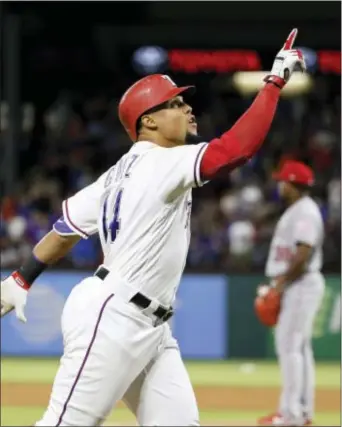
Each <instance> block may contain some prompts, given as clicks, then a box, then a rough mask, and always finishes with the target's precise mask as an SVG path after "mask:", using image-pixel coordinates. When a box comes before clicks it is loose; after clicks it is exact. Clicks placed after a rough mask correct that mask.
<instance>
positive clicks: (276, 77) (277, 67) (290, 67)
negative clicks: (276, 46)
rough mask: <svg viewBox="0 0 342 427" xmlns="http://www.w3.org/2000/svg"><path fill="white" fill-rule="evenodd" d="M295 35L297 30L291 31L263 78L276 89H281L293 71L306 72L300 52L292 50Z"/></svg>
mask: <svg viewBox="0 0 342 427" xmlns="http://www.w3.org/2000/svg"><path fill="white" fill-rule="evenodd" d="M297 33H298V30H297V28H294V29H293V30H292V31H291V33H290V34H289V36H288V37H287V39H286V41H285V43H284V46H283V47H282V48H281V49H280V51H279V52H278V54H277V56H276V58H275V60H274V63H273V66H272V70H271V72H270V74H269V75H268V76H266V77H265V79H264V81H266V82H273V83H274V84H275V85H277V86H278V87H280V88H283V87H284V86H285V84H286V83H287V82H288V81H289V80H290V78H291V76H292V74H293V72H294V71H295V70H300V71H302V72H304V71H305V70H306V65H305V60H304V57H303V54H302V52H301V51H300V50H299V49H293V44H294V42H295V40H296V37H297Z"/></svg>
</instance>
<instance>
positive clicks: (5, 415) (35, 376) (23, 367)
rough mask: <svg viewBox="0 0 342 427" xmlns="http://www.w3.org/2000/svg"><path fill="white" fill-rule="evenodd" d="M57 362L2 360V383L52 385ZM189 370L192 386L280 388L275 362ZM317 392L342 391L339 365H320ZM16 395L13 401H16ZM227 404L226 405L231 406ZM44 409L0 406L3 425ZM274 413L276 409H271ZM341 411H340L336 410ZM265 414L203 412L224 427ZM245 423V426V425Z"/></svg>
mask: <svg viewBox="0 0 342 427" xmlns="http://www.w3.org/2000/svg"><path fill="white" fill-rule="evenodd" d="M57 364H58V361H57V360H51V359H50V360H40V359H3V360H1V384H2V386H3V385H4V384H5V383H23V382H25V383H27V384H31V383H41V384H51V382H52V381H53V377H54V374H55V372H56V369H57ZM187 368H188V371H189V373H190V377H191V380H192V383H193V385H194V386H195V387H196V386H224V387H248V388H250V389H256V388H260V387H266V388H267V387H278V386H279V384H280V378H279V372H278V368H277V366H276V364H275V363H273V362H257V363H253V362H251V361H238V362H188V363H187ZM317 389H319V390H335V391H336V392H338V391H339V390H340V365H339V364H319V365H318V366H317ZM15 398H16V397H15V396H13V400H14V401H15ZM228 403H229V402H227V406H229V404H228ZM44 409H45V408H44V407H40V406H39V407H36V406H13V405H11V406H3V405H2V407H1V426H14V425H17V426H21V425H22V426H24V425H26V426H27V425H30V424H31V425H32V424H33V423H34V422H35V421H36V420H38V419H39V418H40V416H41V415H42V413H43V411H44ZM269 409H270V410H274V409H276V408H272V407H271V408H269ZM337 409H338V408H337ZM261 415H265V411H255V410H244V411H238V410H232V409H230V410H222V411H221V410H218V411H214V410H204V411H202V412H201V423H202V424H210V423H211V424H212V425H214V424H215V423H217V424H220V425H224V423H226V425H233V424H234V423H236V424H238V423H240V425H243V424H244V425H255V420H256V419H257V418H258V417H259V416H261ZM340 420H341V417H340V411H338V410H336V411H329V412H319V413H317V414H316V417H315V425H320V426H327V425H330V426H339V425H341V422H340ZM124 423H125V424H127V425H129V423H130V425H135V421H134V418H133V417H132V416H131V414H130V413H129V412H128V411H127V410H126V409H125V408H122V407H120V408H118V409H116V410H115V411H113V413H112V414H111V416H110V418H109V420H108V421H107V425H123V424H124ZM242 423H243V424H242Z"/></svg>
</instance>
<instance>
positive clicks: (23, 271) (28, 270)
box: [12, 254, 48, 289]
mask: <svg viewBox="0 0 342 427" xmlns="http://www.w3.org/2000/svg"><path fill="white" fill-rule="evenodd" d="M47 266H48V265H47V264H45V263H44V262H41V261H39V259H37V258H36V257H35V256H34V255H33V254H32V255H31V256H30V258H29V259H28V260H27V261H26V262H25V263H24V264H23V265H22V266H21V267H20V268H19V270H18V271H15V272H14V273H13V274H12V276H13V278H14V279H15V280H16V282H17V283H18V285H19V286H21V287H22V288H24V289H29V288H30V287H31V286H32V283H33V282H34V281H35V280H36V278H37V277H38V276H39V275H40V274H41V273H42V272H43V271H44V270H45V269H46V268H47ZM21 282H22V283H23V284H22V283H21Z"/></svg>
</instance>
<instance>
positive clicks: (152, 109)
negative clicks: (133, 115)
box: [135, 101, 169, 135]
mask: <svg viewBox="0 0 342 427" xmlns="http://www.w3.org/2000/svg"><path fill="white" fill-rule="evenodd" d="M168 104H169V101H165V102H163V103H162V104H158V105H156V106H155V107H152V108H150V109H149V110H147V111H145V112H144V113H142V115H141V116H140V117H139V118H138V120H137V124H136V126H135V130H136V133H137V135H139V132H140V130H141V126H142V121H141V118H142V117H143V116H145V115H146V114H151V113H155V112H157V111H160V110H163V109H164V108H167V106H168Z"/></svg>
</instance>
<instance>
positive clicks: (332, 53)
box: [317, 50, 341, 74]
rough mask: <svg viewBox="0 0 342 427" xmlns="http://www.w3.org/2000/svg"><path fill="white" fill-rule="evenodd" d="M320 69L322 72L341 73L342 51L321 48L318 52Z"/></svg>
mask: <svg viewBox="0 0 342 427" xmlns="http://www.w3.org/2000/svg"><path fill="white" fill-rule="evenodd" d="M317 57H318V64H319V69H320V71H321V72H322V73H333V74H341V52H339V51H338V50H321V51H318V53H317Z"/></svg>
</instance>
